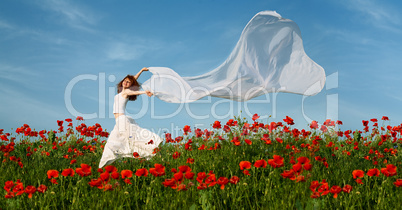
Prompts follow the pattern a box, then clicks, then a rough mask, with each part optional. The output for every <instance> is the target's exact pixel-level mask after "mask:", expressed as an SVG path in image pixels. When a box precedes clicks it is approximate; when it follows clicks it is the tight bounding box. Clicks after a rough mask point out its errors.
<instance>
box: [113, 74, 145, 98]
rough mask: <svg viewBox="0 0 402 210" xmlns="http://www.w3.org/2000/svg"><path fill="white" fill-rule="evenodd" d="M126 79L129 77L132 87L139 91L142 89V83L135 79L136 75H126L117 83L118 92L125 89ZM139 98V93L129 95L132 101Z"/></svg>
mask: <svg viewBox="0 0 402 210" xmlns="http://www.w3.org/2000/svg"><path fill="white" fill-rule="evenodd" d="M125 79H129V80H130V81H131V86H130V89H131V90H134V91H137V90H139V89H140V85H141V84H140V83H138V82H137V80H136V79H135V77H134V76H133V75H130V74H129V75H127V76H126V77H124V79H122V80H121V81H120V82H119V83H118V84H117V93H120V92H121V91H123V81H124V80H125ZM136 99H137V95H133V96H128V100H130V101H135V100H136Z"/></svg>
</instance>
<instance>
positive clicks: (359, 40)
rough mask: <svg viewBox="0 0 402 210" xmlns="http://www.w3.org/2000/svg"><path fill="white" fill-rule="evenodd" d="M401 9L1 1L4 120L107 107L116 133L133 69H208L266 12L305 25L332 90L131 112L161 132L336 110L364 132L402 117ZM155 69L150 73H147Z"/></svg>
mask: <svg viewBox="0 0 402 210" xmlns="http://www.w3.org/2000/svg"><path fill="white" fill-rule="evenodd" d="M401 9H402V3H401V2H400V1H379V0H378V1H377V0H340V1H339V0H328V1H321V0H305V1H290V0H264V1H258V0H254V1H237V0H231V1H212V0H205V1H188V0H187V1H128V0H127V1H124V0H122V1H105V0H98V1H78V0H75V1H56V0H38V1H22V0H21V1H20V0H1V1H0V98H1V103H0V104H1V105H0V128H2V129H5V131H6V132H13V133H14V131H15V129H16V128H17V127H20V126H22V125H23V124H25V123H26V124H28V125H30V126H31V127H32V128H35V129H36V130H42V129H46V130H50V129H57V123H56V122H57V120H63V119H66V118H75V115H76V114H77V113H82V114H84V115H88V116H89V114H93V115H95V117H93V119H87V120H86V121H85V123H86V124H88V125H93V124H94V123H100V124H101V125H102V126H103V127H104V128H106V129H107V130H109V131H110V130H111V129H112V128H113V126H114V118H113V117H112V111H111V106H110V104H111V103H112V100H113V98H112V96H113V94H114V88H115V85H116V83H117V82H118V81H119V80H120V79H122V78H123V77H124V76H125V75H127V74H135V73H137V72H138V71H139V70H140V69H141V68H142V67H145V66H164V67H170V68H172V69H174V70H175V71H177V72H178V73H179V74H180V75H182V76H196V75H200V74H202V73H206V72H208V71H210V70H212V69H214V68H216V67H217V66H219V65H220V64H221V63H222V62H223V61H224V60H225V59H226V58H227V56H228V55H229V54H230V52H231V51H232V49H233V48H234V46H235V44H236V42H237V41H238V39H239V37H240V34H241V31H242V30H243V28H244V27H245V25H246V24H247V22H248V21H249V20H250V19H251V18H252V17H253V16H254V15H255V14H256V13H258V12H260V11H263V10H274V11H276V12H278V13H279V14H280V15H282V17H284V18H288V19H291V20H293V21H295V22H296V23H297V24H298V25H299V27H300V30H301V33H302V37H303V42H304V48H305V51H306V53H307V55H309V57H310V58H312V59H313V60H314V61H315V62H316V63H318V64H319V65H321V66H322V67H323V68H324V69H325V72H326V75H327V76H328V78H327V84H326V86H325V87H324V89H323V90H322V92H321V93H319V94H317V95H315V96H312V97H307V98H305V97H303V96H301V95H294V94H287V93H279V94H268V95H266V96H260V97H258V98H256V99H255V100H253V101H250V102H248V103H240V102H232V101H228V100H223V99H216V98H206V99H202V100H200V101H199V102H195V103H191V104H186V105H185V106H183V105H182V106H181V105H179V104H169V103H166V102H163V101H160V100H158V99H157V98H152V99H150V98H147V97H145V96H144V97H140V98H139V100H137V101H135V102H130V103H129V104H128V105H127V110H128V112H129V113H130V115H131V116H134V117H135V118H136V121H137V123H138V124H139V125H140V126H142V127H145V128H148V129H151V130H153V131H154V132H157V133H159V134H160V135H162V133H163V131H170V132H172V133H175V131H174V130H177V129H180V128H183V127H184V125H190V126H192V127H194V126H196V127H201V128H209V127H210V124H211V123H213V121H214V120H215V119H218V120H219V121H222V122H226V121H227V120H228V119H230V118H233V115H236V116H238V115H239V114H240V110H241V116H242V117H246V118H247V119H251V115H252V114H254V113H258V114H259V115H261V116H262V118H263V119H261V120H260V121H261V122H264V123H266V122H268V121H282V119H283V118H285V116H286V115H288V116H290V117H292V118H293V119H294V120H295V122H296V125H295V127H298V128H306V127H307V124H308V123H310V121H309V120H317V121H319V122H323V121H325V119H326V118H336V117H337V118H338V119H339V120H341V121H343V123H344V125H342V127H341V129H342V130H346V129H353V130H354V129H362V123H361V121H362V120H369V119H371V118H378V119H380V118H381V117H382V116H388V117H389V118H390V120H391V124H392V125H398V124H400V123H401V122H402V110H401V108H400V107H401V105H402V95H401V94H400V90H401V89H402V83H401V82H400V81H399V80H400V78H401V76H402V71H401V70H402V67H401V65H400V57H401V51H402V42H401V41H400V37H402V15H401V14H400V12H399V11H400V10H401ZM150 76H151V73H149V72H145V73H143V75H141V77H140V79H139V81H140V82H144V81H145V80H147V79H148V78H149V77H150ZM83 78H84V80H82V79H83ZM80 79H81V80H80ZM74 81H77V82H74ZM69 84H70V86H69ZM69 87H70V88H69ZM109 91H111V92H110V93H109ZM66 94H67V98H70V99H71V105H72V106H73V109H71V107H70V108H69V105H68V103H67V102H66ZM100 95H101V97H100ZM103 96H104V97H103ZM71 110H75V111H74V112H72V111H71ZM268 115H271V117H270V118H269V119H267V118H266V117H264V116H268Z"/></svg>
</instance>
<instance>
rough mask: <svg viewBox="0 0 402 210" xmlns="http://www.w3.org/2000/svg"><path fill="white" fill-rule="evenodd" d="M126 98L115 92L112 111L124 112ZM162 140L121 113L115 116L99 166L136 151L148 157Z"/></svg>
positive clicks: (128, 155) (131, 155)
mask: <svg viewBox="0 0 402 210" xmlns="http://www.w3.org/2000/svg"><path fill="white" fill-rule="evenodd" d="M127 101H128V98H123V96H122V95H121V93H120V94H117V95H116V96H115V98H114V104H113V112H114V113H122V112H123V113H124V111H125V108H126V104H127ZM161 142H162V138H161V137H160V136H158V135H157V134H155V133H153V132H151V131H150V130H147V129H144V128H141V127H139V126H138V124H137V123H135V121H134V119H133V118H131V117H129V116H127V115H121V116H119V117H118V118H116V125H115V126H114V128H113V130H112V132H110V135H109V138H108V140H107V142H106V145H105V147H104V150H103V154H102V158H101V160H100V162H99V168H102V167H103V166H105V165H109V164H111V163H113V162H114V161H115V160H116V159H118V158H122V157H134V155H133V154H134V153H138V155H139V156H140V157H143V158H149V157H151V156H153V155H154V149H155V148H157V147H158V146H159V144H160V143H161Z"/></svg>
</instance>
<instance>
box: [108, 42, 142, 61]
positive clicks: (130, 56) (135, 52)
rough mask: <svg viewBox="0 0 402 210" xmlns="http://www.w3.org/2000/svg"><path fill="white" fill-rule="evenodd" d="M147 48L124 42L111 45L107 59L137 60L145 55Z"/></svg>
mask: <svg viewBox="0 0 402 210" xmlns="http://www.w3.org/2000/svg"><path fill="white" fill-rule="evenodd" d="M144 50H146V48H145V46H142V45H138V44H137V45H135V44H126V43H122V42H115V43H111V44H110V47H109V49H108V50H107V57H108V58H109V59H111V60H136V59H138V58H140V57H141V56H142V55H143V54H144Z"/></svg>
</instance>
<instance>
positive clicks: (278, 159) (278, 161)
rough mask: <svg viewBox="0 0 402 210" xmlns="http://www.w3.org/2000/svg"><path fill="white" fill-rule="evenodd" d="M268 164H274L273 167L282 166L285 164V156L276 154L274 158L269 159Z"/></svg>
mask: <svg viewBox="0 0 402 210" xmlns="http://www.w3.org/2000/svg"><path fill="white" fill-rule="evenodd" d="M268 164H269V165H270V166H272V167H273V168H280V167H282V166H284V164H283V157H281V156H279V155H274V158H273V159H269V160H268Z"/></svg>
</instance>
